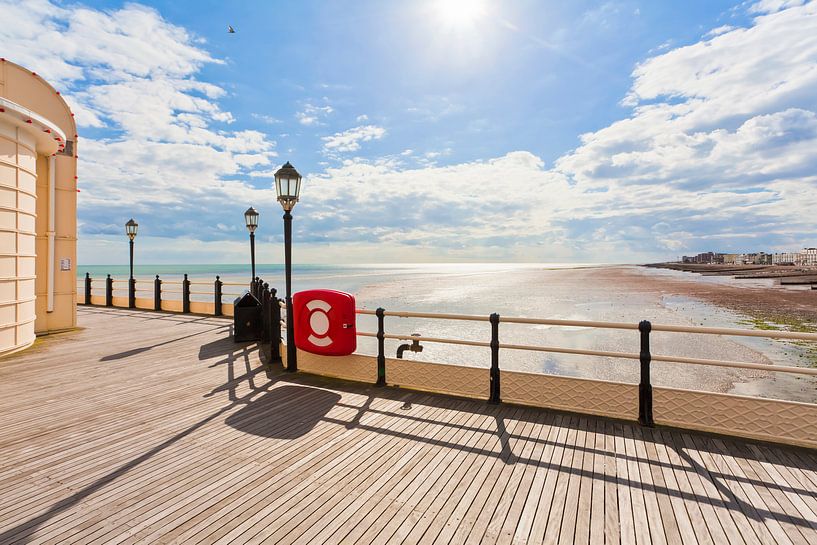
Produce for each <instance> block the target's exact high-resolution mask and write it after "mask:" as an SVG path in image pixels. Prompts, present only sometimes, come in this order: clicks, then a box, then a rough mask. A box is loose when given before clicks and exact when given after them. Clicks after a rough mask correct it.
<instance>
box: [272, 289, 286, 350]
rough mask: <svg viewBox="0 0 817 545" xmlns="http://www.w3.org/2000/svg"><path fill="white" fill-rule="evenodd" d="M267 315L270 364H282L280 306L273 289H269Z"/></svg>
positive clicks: (276, 293)
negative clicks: (268, 315) (270, 354)
mask: <svg viewBox="0 0 817 545" xmlns="http://www.w3.org/2000/svg"><path fill="white" fill-rule="evenodd" d="M269 314H270V317H269V327H270V331H269V339H270V352H271V353H272V362H273V363H283V360H282V359H281V305H280V304H279V299H278V290H276V289H275V288H271V289H270V305H269Z"/></svg>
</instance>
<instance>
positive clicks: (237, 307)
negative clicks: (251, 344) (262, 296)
mask: <svg viewBox="0 0 817 545" xmlns="http://www.w3.org/2000/svg"><path fill="white" fill-rule="evenodd" d="M262 330H263V323H262V319H261V302H260V301H259V300H258V299H256V298H255V297H253V295H252V294H251V293H250V292H249V291H245V292H244V294H243V295H241V296H240V297H237V298H236V300H235V301H233V340H234V341H235V342H237V343H240V342H246V341H258V340H260V339H261V331H262Z"/></svg>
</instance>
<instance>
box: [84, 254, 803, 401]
mask: <svg viewBox="0 0 817 545" xmlns="http://www.w3.org/2000/svg"><path fill="white" fill-rule="evenodd" d="M77 272H78V282H79V283H80V286H79V287H80V289H81V282H82V280H81V277H82V276H84V274H85V272H88V273H90V274H91V276H92V277H93V278H99V279H102V278H104V276H105V275H107V274H111V275H112V276H113V277H114V278H116V279H125V278H127V274H128V268H127V267H126V266H85V267H82V266H81V267H78V270H77ZM184 273H187V274H188V275H189V278H190V279H191V280H192V281H194V282H207V283H209V282H213V281H214V280H215V276H216V275H220V276H221V279H222V281H225V282H227V283H228V285H226V286H225V287H224V292H225V297H224V299H223V300H224V302H225V303H228V302H229V301H230V299H231V297H233V296H236V295H238V294H239V293H240V292H241V291H242V290H243V289H245V287H246V285H247V284H248V283H249V280H250V272H249V267H248V266H247V265H143V266H137V267H136V269H135V276H136V278H137V281H143V282H145V284H138V287H141V288H143V289H147V290H148V291H149V290H150V289H152V286H151V285H150V284H149V282H150V281H151V280H152V279H153V278H155V275H156V274H159V275H160V277H161V278H162V279H163V280H164V281H166V282H179V281H180V280H181V279H182V277H183V274H184ZM622 273H624V274H625V276H626V275H629V276H627V278H630V281H628V282H625V281H623V280H622V277H621V274H622ZM256 274H257V275H258V276H261V277H262V278H263V279H264V280H265V281H267V282H268V283H269V284H270V285H271V286H272V287H275V288H277V289H278V290H279V294H280V295H282V294H283V288H284V271H283V266H282V265H278V264H276V265H258V266H257V268H256ZM663 274H666V273H665V272H663V271H660V270H655V269H646V268H641V267H635V266H621V265H603V264H601V265H600V264H565V263H547V264H497V263H482V264H361V265H295V266H294V267H293V289H294V291H296V292H297V291H300V290H304V289H313V288H328V289H336V290H340V291H345V292H348V293H351V294H353V295H354V296H355V297H356V304H357V306H358V308H369V309H375V308H377V307H383V308H386V309H387V310H396V311H397V310H404V311H418V312H444V313H461V314H477V315H482V316H486V317H487V316H488V315H489V314H491V313H493V312H497V313H499V314H500V315H501V316H523V317H534V318H552V319H567V320H588V321H615V322H627V323H632V324H637V323H638V322H639V321H641V320H645V319H646V320H650V321H652V322H653V323H660V324H674V325H713V326H714V325H717V326H728V327H746V326H745V325H742V324H741V320H742V319H743V318H744V317H742V316H740V315H736V314H734V313H731V312H727V311H725V310H724V309H721V308H718V307H714V306H712V305H709V304H707V303H704V302H700V301H693V300H687V299H684V298H683V297H674V296H667V295H666V294H662V293H661V291H660V290H656V289H654V288H649V289H648V288H644V287H641V286H640V284H639V282H637V281H636V282H632V277H633V275H635V278H636V279H638V278H639V276H638V275H643V278H644V280H645V281H649V280H651V279H656V278H657V279H660V277H661V275H663ZM699 278H702V280H701V281H705V282H708V281H711V280H710V278H708V277H699ZM690 281H694V277H690ZM231 283H235V284H241V285H230V284H231ZM648 284H649V283H648V282H645V286H646V285H648ZM102 286H103V284H102V283H101V282H100V283H99V284H95V287H99V288H100V289H101V288H102ZM116 286H117V287H121V288H123V290H117V295H125V294H126V292H125V291H124V288H125V287H126V285H125V284H124V283H122V284H116ZM176 289H178V287H176ZM193 289H194V291H199V292H203V293H200V294H195V295H193V299H194V300H203V301H211V300H212V295H208V292H210V290H211V289H212V288H210V287H208V286H206V285H201V284H198V285H196V286H194V288H193ZM143 296H145V297H150V296H151V295H149V293H146V294H144V295H143ZM168 297H169V298H177V299H179V298H181V297H180V294H179V293H174V294H168ZM357 327H358V331H366V332H375V331H376V320H375V318H374V317H373V316H363V315H361V316H359V317H358V323H357ZM386 331H387V332H388V333H399V334H411V333H420V334H422V335H426V336H434V337H443V338H451V339H467V340H476V341H489V340H490V324H488V323H487V322H472V321H449V320H429V319H408V318H396V317H388V316H387V318H386ZM500 341H501V342H505V343H514V344H527V345H537V346H550V347H561V348H580V349H588V350H605V351H615V352H624V353H637V352H638V351H639V335H638V332H637V331H629V330H625V331H622V330H612V329H588V328H582V327H554V326H545V325H522V324H500ZM375 343H376V341H375V340H374V339H371V338H366V337H360V338H359V340H358V351H359V352H361V353H364V354H372V355H373V354H375V353H376V344H375ZM400 344H401V342H399V341H391V340H387V342H386V350H387V354H388V355H392V356H393V355H394V354H395V353H396V350H397V347H398V346H399V345H400ZM652 344H653V351H654V353H656V354H662V355H678V356H687V357H698V358H713V359H721V360H729V361H749V362H757V363H776V364H781V365H801V364H802V363H803V360H802V359H801V357H799V356H800V354H799V353H798V351H799V350H802V349H801V348H798V346H797V345H795V344H791V343H786V342H780V341H771V340H763V339H748V340H745V339H741V338H725V337H714V336H706V337H704V336H701V335H689V334H672V335H670V334H660V333H656V334H654V335H653V338H652ZM406 357H408V358H412V359H415V360H420V361H433V362H440V363H455V364H460V365H470V366H476V367H484V368H487V367H488V366H489V365H490V351H489V350H488V349H487V348H481V347H468V346H459V345H450V344H439V343H436V344H435V343H424V349H423V352H421V353H409V352H407V353H406ZM501 365H502V368H503V369H512V370H519V371H529V372H537V373H542V372H545V373H553V374H560V375H567V376H576V377H582V378H590V379H601V380H613V381H620V382H630V383H637V382H638V375H639V366H638V362H637V361H636V360H631V359H621V358H609V357H588V356H577V355H567V354H559V353H552V352H533V351H517V350H503V351H502V356H501ZM652 374H653V383H654V384H656V385H662V386H671V387H678V388H687V389H703V390H712V391H730V392H735V393H752V394H754V395H761V396H769V397H778V398H784V399H791V400H797V401H815V400H817V388H815V381H813V380H811V379H803V378H800V377H794V376H790V375H784V374H781V373H776V374H768V373H758V372H752V371H744V370H737V369H728V368H717V367H705V366H695V365H680V364H668V363H654V364H653V373H652Z"/></svg>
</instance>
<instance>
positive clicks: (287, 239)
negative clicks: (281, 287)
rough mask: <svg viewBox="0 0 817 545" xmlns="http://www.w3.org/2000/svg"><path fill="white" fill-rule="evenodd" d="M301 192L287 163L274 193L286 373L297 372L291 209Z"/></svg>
mask: <svg viewBox="0 0 817 545" xmlns="http://www.w3.org/2000/svg"><path fill="white" fill-rule="evenodd" d="M300 192H301V175H300V174H298V171H297V170H295V167H293V166H292V165H291V164H289V161H287V162H286V164H285V165H284V166H282V167H281V168H280V169H278V172H276V173H275V193H276V194H277V195H278V202H279V203H281V207H282V208H283V209H284V265H285V270H286V281H287V294H286V305H287V371H290V372H294V371H297V370H298V360H297V355H296V351H295V330H294V326H293V323H294V321H295V320H293V317H292V214H291V213H290V212H292V209H293V208H294V207H295V203H297V202H298V194H299V193H300Z"/></svg>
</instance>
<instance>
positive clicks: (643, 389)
mask: <svg viewBox="0 0 817 545" xmlns="http://www.w3.org/2000/svg"><path fill="white" fill-rule="evenodd" d="M651 330H652V324H650V322H648V321H647V320H644V321H642V322H641V323H639V324H638V331H640V332H641V353H640V354H639V360H640V361H641V381H640V382H639V384H638V423H639V424H641V425H643V426H650V427H652V426H654V425H655V422H653V419H652V384H651V383H650V362H651V361H652V355H651V354H650V331H651Z"/></svg>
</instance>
